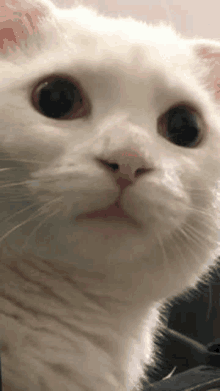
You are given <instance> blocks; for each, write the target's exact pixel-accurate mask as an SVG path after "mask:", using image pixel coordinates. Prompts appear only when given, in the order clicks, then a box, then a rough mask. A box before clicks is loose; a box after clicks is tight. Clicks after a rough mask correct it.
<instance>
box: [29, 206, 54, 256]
mask: <svg viewBox="0 0 220 391" xmlns="http://www.w3.org/2000/svg"><path fill="white" fill-rule="evenodd" d="M59 212H60V209H58V210H55V211H54V212H53V213H51V214H49V215H47V216H46V217H45V219H43V221H41V222H40V223H39V224H38V225H37V227H35V228H34V229H33V230H32V232H31V233H30V235H29V236H28V238H27V239H26V241H25V243H24V245H23V246H22V250H24V249H25V247H26V246H27V244H28V241H29V239H30V237H31V236H33V235H34V234H35V233H36V232H37V231H38V230H39V228H40V227H41V226H42V225H43V223H44V222H45V221H47V220H48V219H49V218H50V217H52V216H54V215H56V214H58V213H59Z"/></svg>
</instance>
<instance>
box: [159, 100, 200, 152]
mask: <svg viewBox="0 0 220 391" xmlns="http://www.w3.org/2000/svg"><path fill="white" fill-rule="evenodd" d="M201 125H202V124H201V118H200V117H199V114H198V113H197V112H196V111H195V110H193V109H192V108H190V107H187V106H185V105H180V106H176V107H173V108H171V109H169V110H168V111H167V112H166V113H165V114H163V115H162V116H161V117H160V118H159V120H158V130H159V133H160V134H161V135H162V136H163V137H165V138H166V139H167V140H169V141H170V142H172V143H174V144H176V145H178V146H180V147H186V148H194V147H196V146H197V145H198V144H199V143H200V141H201V138H202V126H201Z"/></svg>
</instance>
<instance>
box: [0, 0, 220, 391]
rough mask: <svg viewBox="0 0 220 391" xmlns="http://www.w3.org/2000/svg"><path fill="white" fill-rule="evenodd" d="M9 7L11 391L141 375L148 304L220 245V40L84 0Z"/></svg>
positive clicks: (5, 136) (1, 67) (5, 273)
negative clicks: (63, 5) (100, 9)
mask: <svg viewBox="0 0 220 391" xmlns="http://www.w3.org/2000/svg"><path fill="white" fill-rule="evenodd" d="M5 1H6V0H5ZM2 10H3V12H6V13H7V12H9V13H11V16H10V17H9V20H7V18H6V20H4V22H3V21H2V22H1V32H0V37H1V38H2V39H1V41H2V42H3V46H2V51H1V56H0V74H1V82H0V163H1V170H0V180H1V192H0V197H1V204H0V216H1V223H0V235H1V242H0V244H1V258H0V259H1V262H0V287H1V291H0V292H1V294H0V325H1V341H2V345H1V356H2V371H3V384H4V391H8V390H10V391H52V390H53V391H58V390H59V391H60V390H62V391H66V390H68V391H84V390H87V391H127V390H128V391H131V390H133V389H134V387H135V389H138V387H139V386H138V380H139V378H140V376H142V375H143V371H142V367H143V364H144V362H147V360H150V359H152V357H153V352H152V351H151V342H150V340H151V338H150V332H151V330H152V327H153V326H152V325H153V323H154V321H155V319H154V318H152V317H150V311H151V309H152V308H153V306H154V305H155V303H156V302H157V301H159V300H162V299H163V298H165V297H169V296H171V295H175V294H178V293H179V292H181V291H182V290H184V289H187V287H188V286H191V285H192V284H194V283H195V282H196V281H197V280H198V278H199V276H201V273H202V272H204V270H206V268H207V264H208V261H210V260H213V262H214V258H215V256H216V254H218V228H219V217H218V212H219V209H218V207H219V206H218V187H217V184H218V181H219V178H220V125H219V123H220V122H219V121H220V115H219V106H218V105H219V103H218V97H219V95H220V94H219V95H218V79H220V67H219V58H220V44H219V43H218V42H215V41H209V40H203V39H193V40H191V39H186V38H183V37H181V36H180V35H178V34H177V33H176V32H175V31H174V29H173V28H172V27H170V26H168V25H166V24H159V25H158V26H150V25H147V24H145V23H143V22H138V21H135V20H133V19H131V18H126V19H124V18H118V19H112V18H109V17H106V16H102V15H98V14H97V12H96V11H95V10H92V9H90V8H85V7H84V6H81V5H78V6H76V7H74V8H73V9H71V10H69V9H67V10H61V9H57V8H56V7H55V6H54V5H52V3H50V2H49V1H43V2H41V1H31V0H13V1H8V2H6V3H5V4H4V5H3V8H2ZM1 12H2V11H1ZM12 40H13V41H14V42H15V43H16V45H14V46H13V45H12V43H13V42H12Z"/></svg>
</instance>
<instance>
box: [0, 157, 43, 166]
mask: <svg viewBox="0 0 220 391" xmlns="http://www.w3.org/2000/svg"><path fill="white" fill-rule="evenodd" d="M1 161H3V162H5V161H8V162H21V163H32V164H43V162H40V161H38V160H27V159H14V158H13V159H12V158H11V159H9V158H6V159H0V162H1ZM15 168H16V167H15Z"/></svg>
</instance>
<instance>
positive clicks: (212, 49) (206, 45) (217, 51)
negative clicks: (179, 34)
mask: <svg viewBox="0 0 220 391" xmlns="http://www.w3.org/2000/svg"><path fill="white" fill-rule="evenodd" d="M192 44H193V48H194V51H195V53H196V56H197V58H198V59H199V62H200V65H199V64H198V66H200V68H202V67H203V64H204V65H205V68H204V77H205V79H206V80H205V81H206V82H207V83H208V86H209V88H211V89H212V90H213V93H214V96H215V98H216V100H217V101H219V103H220V42H218V41H214V40H213V41H212V40H206V39H201V40H193V41H192Z"/></svg>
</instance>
